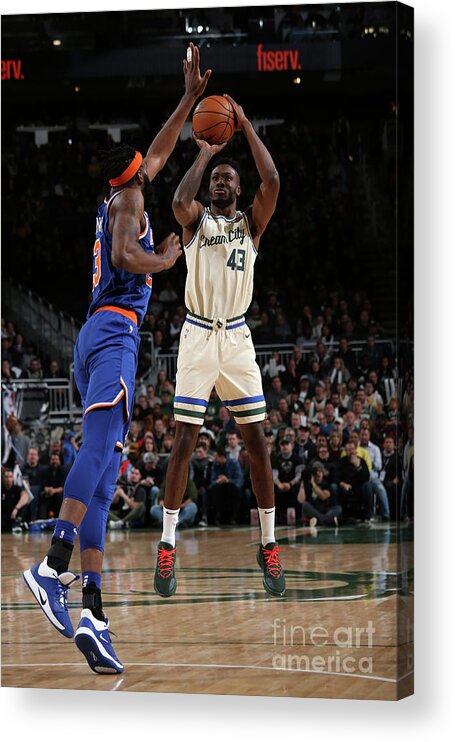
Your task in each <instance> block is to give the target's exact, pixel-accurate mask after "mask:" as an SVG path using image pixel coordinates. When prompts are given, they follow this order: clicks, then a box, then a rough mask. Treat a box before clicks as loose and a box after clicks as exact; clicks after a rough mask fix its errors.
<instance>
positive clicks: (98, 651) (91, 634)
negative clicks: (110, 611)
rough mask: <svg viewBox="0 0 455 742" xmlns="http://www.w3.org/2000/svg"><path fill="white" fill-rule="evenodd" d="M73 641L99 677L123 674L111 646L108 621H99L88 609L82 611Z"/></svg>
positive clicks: (120, 664)
mask: <svg viewBox="0 0 455 742" xmlns="http://www.w3.org/2000/svg"><path fill="white" fill-rule="evenodd" d="M74 641H75V642H76V647H77V648H78V649H80V651H81V652H82V654H83V655H84V657H85V659H86V660H87V662H88V664H89V667H90V669H91V670H93V672H98V673H100V674H101V675H104V674H113V673H120V672H123V665H122V663H121V662H119V660H118V658H117V655H116V654H115V652H114V647H113V646H112V642H111V637H110V633H109V621H108V620H106V621H99V620H98V619H97V618H95V616H94V615H93V613H92V612H91V610H90V608H84V609H83V610H82V613H81V620H80V621H79V626H78V627H77V630H76V636H75V637H74Z"/></svg>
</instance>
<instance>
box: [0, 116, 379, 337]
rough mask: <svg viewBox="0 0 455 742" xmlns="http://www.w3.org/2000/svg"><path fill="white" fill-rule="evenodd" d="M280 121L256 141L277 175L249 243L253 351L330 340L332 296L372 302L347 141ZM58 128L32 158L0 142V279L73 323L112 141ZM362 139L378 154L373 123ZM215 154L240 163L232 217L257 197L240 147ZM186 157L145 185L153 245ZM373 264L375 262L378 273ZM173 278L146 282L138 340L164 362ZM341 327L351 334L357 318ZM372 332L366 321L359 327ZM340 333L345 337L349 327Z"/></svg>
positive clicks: (180, 271) (176, 274)
mask: <svg viewBox="0 0 455 742" xmlns="http://www.w3.org/2000/svg"><path fill="white" fill-rule="evenodd" d="M256 107H257V113H256V115H258V116H266V115H267V112H266V111H261V110H260V105H259V104H256V106H255V109H256ZM249 113H252V112H249ZM164 115H165V112H164V111H162V112H160V116H159V119H158V118H157V120H156V121H155V120H150V121H141V129H140V130H139V131H138V132H136V133H135V135H134V137H133V135H132V134H128V133H126V134H125V136H124V140H125V142H126V143H130V144H134V145H135V146H138V147H139V148H140V149H141V150H142V151H145V150H146V148H147V146H148V143H149V141H150V138H151V137H153V134H154V132H155V130H156V129H157V128H158V126H159V122H160V121H161V120H162V116H164ZM285 116H286V123H285V125H282V126H269V127H267V128H266V129H265V130H262V131H261V135H262V137H263V139H264V141H265V143H266V145H267V146H268V148H269V149H270V151H271V152H272V153H273V156H274V158H275V161H276V164H277V168H278V170H279V172H280V177H281V192H280V197H279V200H278V206H277V210H276V212H275V214H274V217H273V219H272V220H271V222H270V224H269V225H268V228H267V230H266V233H265V234H264V236H263V238H262V241H261V250H260V251H259V255H258V259H257V266H256V276H257V279H258V280H257V281H256V288H255V293H254V304H253V307H252V317H251V321H252V322H254V323H255V324H256V329H255V332H256V334H257V335H258V338H259V339H260V340H261V341H262V342H264V343H267V342H269V340H270V339H272V340H273V341H275V342H277V341H278V342H280V341H283V342H287V341H288V342H292V339H293V338H296V337H301V338H305V337H307V334H308V332H309V330H310V326H311V328H312V327H313V326H315V327H316V332H317V334H318V335H321V334H322V336H323V337H324V338H325V339H326V340H330V338H331V331H330V327H329V329H327V327H326V326H325V325H326V324H327V322H326V317H324V316H323V315H322V313H321V309H320V308H321V307H322V306H324V307H327V308H330V307H331V306H332V302H333V301H335V300H334V299H333V296H334V295H335V296H336V297H337V301H338V302H343V301H347V302H348V303H349V304H350V306H351V310H352V311H355V312H360V311H361V305H362V303H363V302H364V301H365V299H366V298H367V297H369V296H374V290H375V284H376V281H375V278H376V276H375V274H374V271H373V272H372V271H371V263H368V262H367V261H366V257H365V256H366V255H367V253H368V246H369V244H370V243H371V240H372V229H371V222H370V221H369V211H368V208H366V205H365V189H364V185H363V182H362V179H361V177H360V174H359V170H358V167H357V166H356V164H355V162H354V157H353V153H355V150H356V146H357V143H356V142H357V136H356V133H355V132H356V130H355V126H354V123H353V122H350V121H349V120H348V119H347V118H346V117H345V116H344V115H343V114H342V112H341V111H340V112H339V113H338V114H337V115H336V117H335V118H334V119H331V120H325V121H318V122H317V123H316V122H311V121H301V120H296V119H295V115H293V114H292V113H287V114H285ZM64 123H66V124H67V126H68V130H67V132H65V133H64V134H61V135H60V134H54V135H52V140H51V141H50V142H49V144H47V145H43V146H41V147H39V148H38V147H36V145H35V144H34V143H33V139H32V137H31V135H30V137H28V136H27V135H24V134H21V133H18V132H16V131H5V132H4V136H5V139H6V143H7V146H5V154H4V156H3V158H2V179H3V183H4V188H3V196H2V198H3V210H2V230H3V236H4V240H5V242H7V243H9V244H14V246H15V249H14V251H8V252H7V253H6V254H5V256H4V272H5V274H6V275H8V276H11V277H12V278H13V279H15V280H17V281H19V282H20V283H22V284H25V285H30V286H31V287H33V288H34V289H35V290H36V287H37V286H39V287H40V291H41V292H42V293H43V294H44V296H45V298H46V299H47V300H49V301H51V302H52V303H54V304H55V305H57V306H59V307H62V308H63V309H64V310H65V311H66V312H68V313H70V314H72V315H73V316H75V317H76V319H77V320H79V321H83V319H84V317H85V315H86V312H87V308H88V304H89V298H90V288H91V272H92V267H91V260H92V237H93V225H94V216H95V214H96V210H97V208H98V206H99V204H100V203H101V202H102V199H103V197H104V195H105V193H106V187H107V186H106V184H105V183H104V182H103V178H102V174H101V154H100V153H101V151H102V150H105V149H108V148H109V147H110V146H112V141H111V140H110V139H109V138H108V137H104V135H103V134H102V133H101V132H97V133H95V132H89V131H88V121H85V122H83V121H81V120H74V121H73V120H71V121H67V122H64ZM368 139H369V140H371V141H372V142H373V143H374V145H372V146H375V147H376V148H377V149H378V150H380V142H381V125H380V122H372V123H371V131H370V132H369V137H368ZM296 153H298V156H296ZM226 154H227V155H228V156H230V157H234V158H235V159H236V160H237V161H238V162H239V163H240V167H241V180H242V196H241V198H240V201H239V208H244V207H246V206H247V205H248V204H249V203H250V202H251V200H252V197H253V195H254V193H255V191H256V189H257V187H258V185H259V181H258V175H257V172H256V168H255V167H254V163H253V161H252V158H251V153H250V152H249V148H248V147H247V146H246V145H245V141H244V139H243V138H242V137H241V136H240V135H236V136H235V137H233V139H232V140H231V141H230V142H229V144H228V147H227V149H226ZM195 155H196V149H195V145H194V142H192V140H191V139H189V140H183V141H179V142H178V144H177V147H176V149H175V152H174V153H173V155H172V156H171V158H170V159H169V161H168V163H167V165H166V168H165V169H164V170H163V172H162V173H161V174H160V175H159V176H158V178H157V180H156V185H155V188H154V190H153V192H152V194H151V196H150V200H149V202H148V203H147V204H146V207H147V209H148V211H149V214H150V216H151V221H152V224H153V227H154V234H155V238H156V241H157V242H159V241H160V240H161V239H162V238H163V237H164V236H165V235H166V234H168V233H169V232H170V231H178V225H177V224H176V222H175V220H174V217H173V214H172V208H171V202H172V197H173V194H174V192H175V189H176V187H177V184H178V183H179V181H180V180H181V178H182V177H183V175H184V173H185V172H186V170H187V169H188V168H189V167H190V165H191V164H192V162H193V161H194V158H195ZM206 188H207V179H205V180H204V181H203V184H202V187H201V192H200V194H199V197H200V198H201V200H203V201H206V199H207V190H206ZM353 214H355V215H356V218H355V219H353V218H352V215H353ZM49 225H51V228H49ZM31 235H33V239H30V238H31ZM390 244H393V235H392V239H391V242H390ZM62 252H64V254H65V260H64V261H58V264H57V263H56V262H55V260H54V255H55V254H62ZM370 252H371V251H370ZM278 254H279V255H280V258H279V259H278V260H277V255H278ZM384 261H385V253H384V251H383V252H382V256H381V267H382V268H383V270H384V271H385V270H386V264H385V262H384ZM291 267H292V268H291ZM185 277H186V269H185V265H184V261H183V260H181V261H178V263H177V264H176V266H175V267H174V268H173V270H172V273H169V275H160V276H158V277H157V279H156V281H155V285H154V293H153V297H152V301H151V304H150V307H149V313H148V316H147V318H146V322H145V326H144V328H143V329H150V330H151V331H152V332H153V333H154V339H155V345H156V347H157V348H161V349H163V350H168V349H171V348H175V347H176V344H177V342H178V333H179V329H180V326H181V322H182V313H183V314H184V308H182V306H181V303H182V297H183V294H184V282H185ZM366 311H367V313H368V308H367V309H366ZM350 319H351V320H352V321H353V323H354V322H355V321H356V319H357V318H355V317H352V316H351V317H350ZM375 320H377V318H375V317H373V316H372V315H371V310H370V311H369V316H368V317H367V318H366V322H367V323H371V322H374V321H375ZM329 325H330V323H329ZM377 329H378V331H380V329H381V328H380V327H378V328H377ZM343 331H344V333H345V334H347V335H348V336H349V335H350V334H351V332H352V329H351V326H350V325H349V323H347V326H346V328H345V329H344V330H343ZM332 333H333V329H332Z"/></svg>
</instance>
